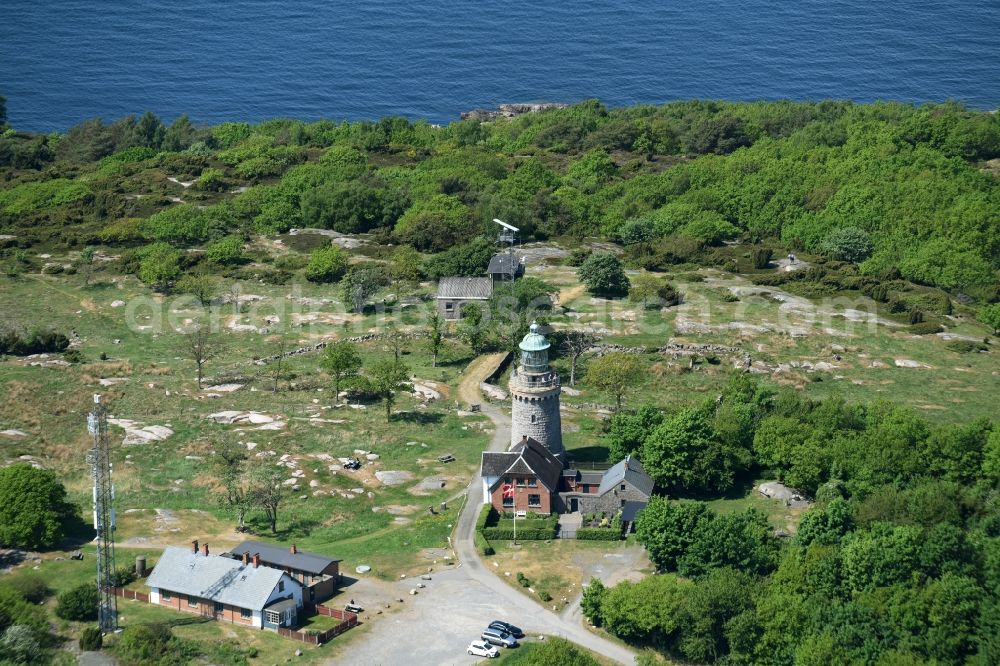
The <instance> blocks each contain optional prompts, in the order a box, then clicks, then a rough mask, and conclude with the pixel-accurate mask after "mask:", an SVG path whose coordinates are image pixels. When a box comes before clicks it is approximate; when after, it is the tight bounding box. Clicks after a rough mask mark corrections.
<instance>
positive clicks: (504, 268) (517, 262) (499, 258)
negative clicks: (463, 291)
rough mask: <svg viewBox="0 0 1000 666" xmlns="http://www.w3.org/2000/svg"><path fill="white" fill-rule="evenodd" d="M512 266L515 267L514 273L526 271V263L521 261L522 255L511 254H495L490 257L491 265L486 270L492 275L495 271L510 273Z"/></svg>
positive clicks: (518, 273)
mask: <svg viewBox="0 0 1000 666" xmlns="http://www.w3.org/2000/svg"><path fill="white" fill-rule="evenodd" d="M511 267H513V269H514V271H513V272H514V275H520V274H521V273H523V272H524V264H522V263H521V258H520V257H511V256H510V255H509V254H495V255H493V258H492V259H490V265H489V267H487V269H486V272H487V273H488V274H490V275H493V274H494V273H501V274H503V275H510V274H511Z"/></svg>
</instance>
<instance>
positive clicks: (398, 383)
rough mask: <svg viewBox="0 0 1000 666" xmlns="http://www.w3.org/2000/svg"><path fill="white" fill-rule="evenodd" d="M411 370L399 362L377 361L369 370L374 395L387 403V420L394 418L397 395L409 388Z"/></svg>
mask: <svg viewBox="0 0 1000 666" xmlns="http://www.w3.org/2000/svg"><path fill="white" fill-rule="evenodd" d="M409 376H410V371H409V368H407V367H406V366H405V365H404V364H402V363H400V362H399V361H376V362H375V363H374V364H372V366H371V368H369V370H368V380H369V384H370V387H371V392H372V394H373V395H376V396H378V398H379V399H380V400H382V402H384V403H385V420H386V421H387V422H388V421H389V420H391V418H392V406H393V404H395V402H396V393H397V392H399V391H402V390H405V389H407V388H409V382H408V381H407V380H408V379H409Z"/></svg>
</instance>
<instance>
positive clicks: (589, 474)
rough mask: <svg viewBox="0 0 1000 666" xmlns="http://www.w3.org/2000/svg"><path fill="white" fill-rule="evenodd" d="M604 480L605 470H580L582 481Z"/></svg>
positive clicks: (594, 481)
mask: <svg viewBox="0 0 1000 666" xmlns="http://www.w3.org/2000/svg"><path fill="white" fill-rule="evenodd" d="M603 480H604V472H598V471H596V470H582V471H581V472H580V483H600V482H601V481H603Z"/></svg>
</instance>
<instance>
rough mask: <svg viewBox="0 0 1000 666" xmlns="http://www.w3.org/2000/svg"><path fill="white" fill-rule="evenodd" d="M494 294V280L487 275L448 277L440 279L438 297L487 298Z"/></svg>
mask: <svg viewBox="0 0 1000 666" xmlns="http://www.w3.org/2000/svg"><path fill="white" fill-rule="evenodd" d="M492 295H493V280H491V279H490V278H485V277H446V278H441V279H440V280H439V281H438V291H437V297H438V298H466V299H479V300H486V299H488V298H489V297H490V296H492Z"/></svg>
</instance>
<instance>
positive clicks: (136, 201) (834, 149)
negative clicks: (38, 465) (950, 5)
mask: <svg viewBox="0 0 1000 666" xmlns="http://www.w3.org/2000/svg"><path fill="white" fill-rule="evenodd" d="M997 157H1000V119H998V118H997V116H996V114H991V113H983V112H976V111H969V110H966V109H964V108H963V107H961V106H960V105H958V104H941V105H928V106H921V107H914V106H910V105H905V104H897V103H879V104H871V105H858V104H853V103H849V102H837V101H825V102H819V103H791V102H760V103H724V102H711V101H690V102H677V103H671V104H667V105H664V106H658V107H656V106H635V107H630V108H621V109H607V108H605V107H604V106H602V105H601V104H599V103H598V102H595V101H590V102H585V103H582V104H578V105H576V106H573V107H570V108H568V109H555V110H549V111H545V112H541V113H534V114H526V115H522V116H519V117H516V118H512V119H499V120H495V121H491V122H479V121H476V120H466V121H461V122H454V123H452V124H450V125H448V126H447V127H436V126H433V125H430V124H428V123H425V122H410V121H407V120H405V119H402V118H384V119H382V120H380V121H378V122H340V123H337V122H331V121H319V122H314V123H308V124H307V123H303V122H299V121H295V120H283V119H279V120H272V121H268V122H264V123H261V124H259V125H253V126H252V125H249V124H246V123H239V122H231V123H224V124H222V125H218V126H215V127H201V126H198V125H195V124H193V123H192V122H191V121H190V120H189V119H188V118H187V117H181V118H178V119H177V120H175V121H174V122H172V123H170V124H169V125H165V124H164V123H162V122H161V121H160V120H159V119H158V118H156V117H155V116H154V115H152V114H150V113H147V114H144V115H143V116H141V117H139V118H135V117H127V118H122V119H120V120H117V121H114V122H111V123H107V122H104V121H102V120H100V119H94V120H89V121H87V122H84V123H81V124H80V125H77V126H75V127H72V128H70V129H69V130H68V131H66V132H65V133H58V134H49V135H37V134H30V133H22V132H18V131H16V128H8V129H7V130H6V131H5V132H3V133H2V135H0V188H2V189H0V230H2V231H3V233H5V234H7V235H13V236H16V241H15V242H10V243H8V244H9V245H11V247H8V248H7V249H6V250H4V253H5V259H4V261H5V262H6V263H7V270H8V271H11V270H18V268H19V267H18V266H17V265H16V264H18V263H19V262H20V263H22V264H24V263H25V262H26V261H28V258H27V257H26V256H25V254H24V250H26V249H27V248H30V247H33V246H45V247H49V246H60V245H62V246H68V247H76V248H81V247H83V246H84V245H93V244H106V245H122V246H138V245H142V244H146V243H152V242H156V243H163V244H165V245H160V246H157V249H156V250H155V252H158V253H159V254H160V256H167V255H168V254H169V247H190V246H199V245H204V244H208V243H213V242H218V241H219V240H220V239H225V238H226V237H227V236H231V235H242V236H244V237H245V236H249V235H252V234H258V233H264V234H271V233H276V232H281V231H284V230H287V229H289V228H292V227H325V228H329V229H334V230H337V231H340V232H344V233H355V232H373V233H375V234H377V235H378V237H380V238H384V239H385V240H386V241H395V242H398V243H405V244H409V245H412V246H413V247H414V248H416V249H418V250H420V251H424V252H439V251H441V250H443V249H445V248H448V247H451V246H453V245H454V244H455V243H456V242H458V241H462V240H466V239H468V238H470V237H471V236H475V235H477V234H479V233H482V232H485V231H486V230H487V228H488V226H489V220H490V219H492V218H493V217H500V218H502V219H505V220H507V221H509V222H511V223H513V224H515V225H518V226H520V227H521V228H522V229H524V230H525V232H526V238H527V239H532V238H534V239H544V238H553V237H576V238H581V237H585V236H604V237H607V238H609V239H612V240H616V241H619V242H630V241H634V240H636V239H637V238H638V239H640V240H642V241H643V242H644V243H646V244H648V245H650V246H652V247H654V248H655V247H657V246H659V247H661V248H667V249H671V248H677V247H680V248H690V247H692V246H693V247H694V248H695V250H697V249H700V248H701V249H703V248H705V247H711V246H713V245H718V244H721V243H723V242H725V241H727V240H731V239H734V240H735V239H743V240H745V241H751V242H761V241H763V242H774V243H777V244H780V246H781V247H782V248H788V249H790V250H793V251H794V250H805V251H810V252H814V253H819V254H823V255H826V256H829V257H831V258H835V259H840V260H846V261H851V262H854V263H856V264H859V265H860V271H861V272H862V273H863V274H865V275H869V276H874V277H877V278H884V277H892V278H898V277H903V278H906V279H908V280H910V281H913V282H917V283H923V284H928V285H934V286H937V287H940V288H943V289H946V290H949V291H952V292H956V293H962V294H965V295H966V296H969V297H970V298H971V299H974V300H976V301H978V302H980V303H987V302H990V301H995V300H997V299H998V294H997V287H998V280H997V269H998V268H1000V187H998V183H997V177H996V173H995V172H996V166H995V165H996V163H995V162H990V160H995V159H996V158H997ZM991 168H992V171H991ZM168 177H170V178H174V179H175V183H176V181H182V182H192V181H193V185H191V186H190V187H187V188H185V189H184V191H183V195H184V196H183V203H179V202H177V199H180V198H181V197H176V196H172V195H175V194H176V189H177V187H176V184H174V183H171V182H170V181H168V180H167V179H168ZM636 234H638V236H636ZM667 254H669V252H667ZM688 254H690V252H689V253H688ZM12 264H13V265H14V266H13V267H12V266H11V265H12ZM22 268H23V267H22Z"/></svg>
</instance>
